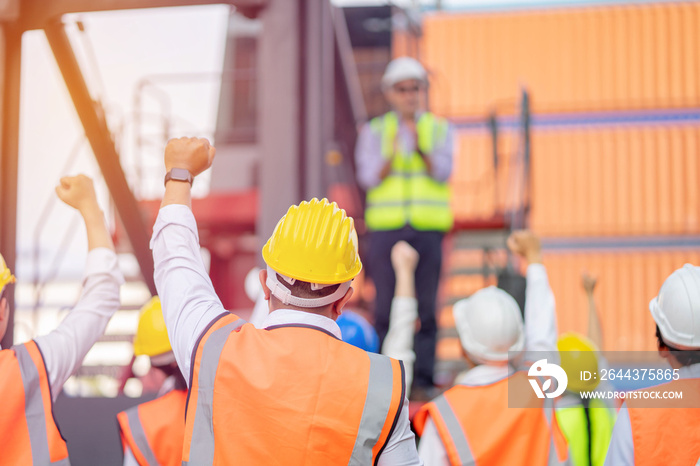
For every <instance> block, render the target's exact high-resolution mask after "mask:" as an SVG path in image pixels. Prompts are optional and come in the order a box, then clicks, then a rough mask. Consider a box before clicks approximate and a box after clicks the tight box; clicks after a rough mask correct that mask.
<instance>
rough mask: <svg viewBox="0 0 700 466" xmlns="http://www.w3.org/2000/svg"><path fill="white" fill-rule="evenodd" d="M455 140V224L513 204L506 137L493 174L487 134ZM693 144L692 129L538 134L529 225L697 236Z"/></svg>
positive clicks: (699, 221) (514, 183)
mask: <svg viewBox="0 0 700 466" xmlns="http://www.w3.org/2000/svg"><path fill="white" fill-rule="evenodd" d="M456 139H457V140H456V144H455V148H456V150H455V164H454V170H453V175H452V179H451V184H452V188H453V191H452V195H453V199H452V206H453V210H454V212H455V217H456V219H457V220H458V222H459V221H461V222H468V221H474V220H484V219H489V218H491V217H493V215H494V214H495V213H496V212H497V211H503V209H504V207H505V206H513V205H517V203H518V202H520V200H521V197H522V192H521V191H522V190H521V189H520V188H519V187H518V186H520V185H518V180H517V178H515V177H516V175H517V173H518V167H517V166H516V165H513V164H511V163H510V161H511V160H512V157H511V156H509V154H511V155H512V154H513V153H514V152H515V138H514V136H513V134H512V133H510V134H507V135H504V137H502V138H501V140H500V144H501V149H502V150H501V157H500V159H499V164H500V167H499V170H498V173H497V174H494V170H493V155H492V153H491V142H490V138H489V137H488V135H487V133H486V132H479V131H462V132H459V133H458V137H457V138H456ZM698 140H700V126H691V125H686V126H672V127H671V126H655V127H650V126H649V127H638V126H628V127H623V126H620V127H614V128H610V127H587V128H586V127H584V128H564V129H561V128H560V129H539V128H537V129H535V131H533V136H532V164H531V170H532V174H531V176H532V178H531V179H532V210H531V216H530V220H531V226H532V228H533V229H534V230H535V231H536V232H537V233H539V234H540V235H543V236H579V237H581V236H633V235H647V236H648V235H682V234H698V233H700V218H699V217H700V200H699V198H698V196H699V194H700V193H698V180H700V163H699V161H698Z"/></svg>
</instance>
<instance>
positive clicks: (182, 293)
mask: <svg viewBox="0 0 700 466" xmlns="http://www.w3.org/2000/svg"><path fill="white" fill-rule="evenodd" d="M214 153H215V149H214V147H212V146H210V145H209V142H208V141H207V140H206V139H197V138H180V139H173V140H170V141H168V145H167V146H166V148H165V169H166V170H167V171H169V170H171V169H172V168H184V169H186V170H188V171H189V172H190V173H191V174H192V176H196V175H198V174H200V173H201V172H203V171H204V170H206V169H207V168H209V167H210V166H211V163H212V161H213V159H214ZM190 189H191V188H190V184H189V183H188V182H186V181H175V180H171V181H168V183H167V184H166V186H165V194H164V195H163V202H162V203H161V208H160V211H159V212H158V218H157V219H156V223H155V225H154V226H153V237H152V238H151V249H152V250H153V263H154V264H153V265H154V279H155V283H156V289H157V290H158V295H159V296H160V301H161V304H162V307H163V317H164V318H165V325H166V327H167V328H168V336H169V337H170V343H171V345H172V347H173V353H174V354H175V359H176V360H177V363H178V366H179V367H180V370H181V371H182V375H183V376H184V377H185V380H189V370H190V357H191V355H192V350H193V349H194V345H195V343H196V341H197V338H199V336H200V334H201V333H202V332H203V331H204V329H205V328H206V327H207V325H209V323H210V322H211V321H212V320H213V319H214V318H215V317H216V316H218V315H220V314H221V313H223V312H226V311H225V309H224V307H223V306H222V304H221V301H220V300H219V298H218V296H216V293H215V291H214V287H213V285H212V283H211V280H210V279H209V275H208V274H207V271H206V268H205V267H204V262H203V261H202V257H201V254H200V251H199V235H198V232H197V223H196V221H195V219H194V215H192V211H191V210H190V204H191V192H190Z"/></svg>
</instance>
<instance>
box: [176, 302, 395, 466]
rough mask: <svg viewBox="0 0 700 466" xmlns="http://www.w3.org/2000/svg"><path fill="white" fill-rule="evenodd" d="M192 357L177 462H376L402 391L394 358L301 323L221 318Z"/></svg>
mask: <svg viewBox="0 0 700 466" xmlns="http://www.w3.org/2000/svg"><path fill="white" fill-rule="evenodd" d="M244 324H245V325H244ZM193 356H194V357H193V360H192V366H191V367H192V369H191V372H190V395H189V399H188V401H187V421H186V424H185V445H184V449H183V463H182V464H183V465H187V464H198V465H199V464H208V465H211V464H215V465H224V464H255V465H257V464H261V465H262V464H264V465H266V466H271V465H332V464H343V465H347V464H351V465H369V464H375V462H376V460H377V459H378V458H379V456H380V455H381V453H382V451H383V449H384V447H385V445H386V444H387V441H388V439H389V438H390V437H391V434H392V431H393V429H394V426H395V425H396V423H397V421H398V419H399V416H400V413H401V408H402V406H403V400H404V397H405V391H406V387H405V386H404V375H403V365H402V364H401V363H400V362H399V361H396V360H394V359H390V358H388V357H386V356H382V355H379V354H371V353H367V352H366V351H363V350H361V349H359V348H355V347H354V346H352V345H349V344H347V343H344V342H342V341H341V340H339V339H337V338H335V337H334V336H333V335H331V334H330V333H327V332H326V331H325V330H322V329H319V328H317V327H312V326H307V325H303V324H290V325H278V326H273V327H268V328H267V329H265V330H260V329H256V328H255V327H254V326H253V325H252V324H246V323H245V321H244V320H242V319H239V318H238V317H237V316H235V315H233V314H228V313H227V314H222V315H221V316H219V318H218V319H217V320H215V321H214V322H213V323H212V324H211V325H210V327H209V329H207V330H206V332H204V334H203V335H202V337H200V341H199V342H198V343H197V346H196V349H195V352H194V355H193Z"/></svg>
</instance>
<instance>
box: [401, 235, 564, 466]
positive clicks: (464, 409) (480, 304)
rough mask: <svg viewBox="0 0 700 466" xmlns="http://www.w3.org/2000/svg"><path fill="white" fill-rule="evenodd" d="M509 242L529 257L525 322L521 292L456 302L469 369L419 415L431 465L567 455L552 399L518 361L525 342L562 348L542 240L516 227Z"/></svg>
mask: <svg viewBox="0 0 700 466" xmlns="http://www.w3.org/2000/svg"><path fill="white" fill-rule="evenodd" d="M508 247H509V248H510V249H511V251H513V252H514V253H516V254H518V255H520V256H522V257H524V258H525V259H526V260H527V262H528V264H529V265H528V268H527V288H526V300H525V303H526V304H525V325H523V318H522V315H521V312H520V308H519V307H518V304H517V303H516V302H515V300H514V299H513V298H512V297H511V296H510V295H509V294H508V293H506V292H505V291H503V290H501V289H499V288H496V287H493V286H491V287H488V288H484V289H482V290H479V291H477V292H476V293H474V294H473V295H472V296H471V297H469V298H467V299H463V300H461V301H458V302H457V303H455V305H454V306H453V313H454V317H455V323H456V326H457V331H458V333H459V338H460V341H461V343H462V347H463V349H464V353H465V356H466V359H467V363H468V364H469V366H470V369H469V370H467V371H466V372H465V373H463V374H462V375H460V377H458V379H457V384H456V385H455V386H454V387H452V388H451V389H449V390H447V391H446V392H445V393H443V394H442V395H440V396H439V397H437V398H436V399H435V400H433V401H431V402H430V403H427V404H426V405H424V406H423V407H422V408H421V409H420V411H418V413H417V414H416V416H415V418H414V420H413V422H414V425H415V427H416V431H417V433H418V434H419V435H420V436H421V440H420V445H419V450H418V451H419V454H420V456H421V458H422V459H423V460H424V461H425V464H426V465H464V464H477V465H482V466H483V465H487V466H488V465H504V464H507V465H528V466H530V465H551V464H567V463H568V451H567V445H566V440H565V439H564V437H563V435H562V433H561V431H560V429H559V426H558V424H557V420H556V417H555V416H554V408H553V399H552V398H548V397H545V398H538V397H537V396H536V394H535V392H534V391H533V388H532V387H531V386H530V383H529V379H528V373H527V372H525V371H517V370H516V369H517V368H516V367H515V365H516V364H517V359H518V356H519V355H520V353H521V352H523V350H525V351H528V352H531V351H545V352H548V353H546V354H553V353H554V350H555V349H556V316H555V312H554V296H553V294H552V291H551V289H550V287H549V282H548V279H547V272H546V270H545V268H544V266H543V265H542V257H541V253H540V243H539V240H538V238H537V237H536V236H535V235H534V234H532V233H531V232H529V231H518V232H514V233H513V234H512V235H511V236H510V237H509V238H508ZM540 354H542V353H540ZM531 362H532V361H530V362H528V363H527V364H526V365H525V366H524V367H525V368H527V367H529V364H530V363H531Z"/></svg>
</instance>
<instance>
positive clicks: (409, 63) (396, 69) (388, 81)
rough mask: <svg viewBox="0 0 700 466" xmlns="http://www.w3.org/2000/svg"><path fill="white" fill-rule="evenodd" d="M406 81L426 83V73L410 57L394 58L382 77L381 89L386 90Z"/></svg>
mask: <svg viewBox="0 0 700 466" xmlns="http://www.w3.org/2000/svg"><path fill="white" fill-rule="evenodd" d="M407 79H417V80H418V81H422V82H423V83H427V82H428V73H427V72H426V71H425V68H423V65H421V64H420V62H419V61H418V60H416V59H415V58H411V57H399V58H394V59H393V60H391V61H390V62H389V64H388V65H387V67H386V71H385V72H384V76H382V88H383V89H388V88H390V87H391V86H393V85H394V84H396V83H400V82H401V81H405V80H407Z"/></svg>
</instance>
